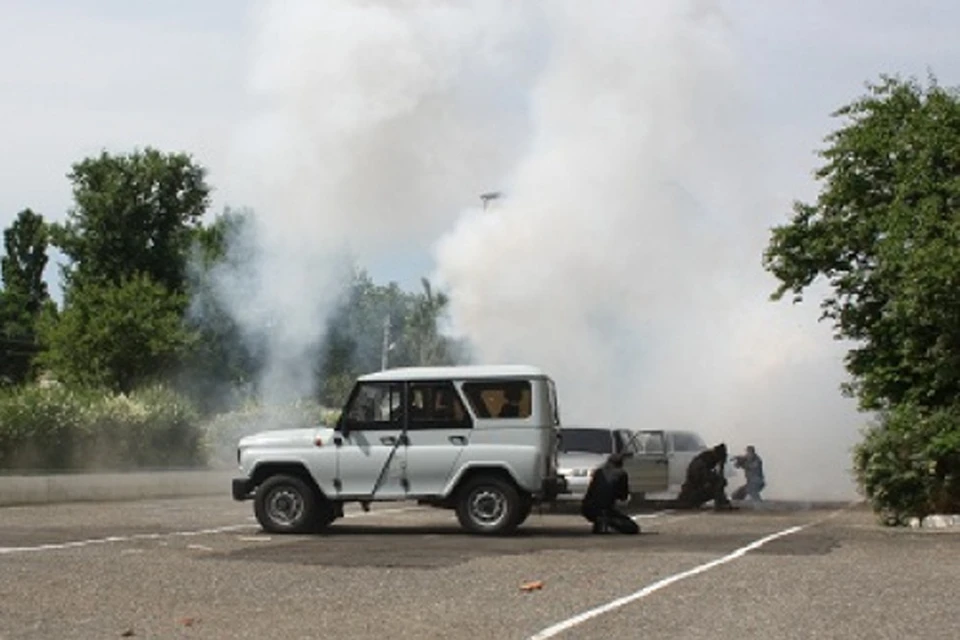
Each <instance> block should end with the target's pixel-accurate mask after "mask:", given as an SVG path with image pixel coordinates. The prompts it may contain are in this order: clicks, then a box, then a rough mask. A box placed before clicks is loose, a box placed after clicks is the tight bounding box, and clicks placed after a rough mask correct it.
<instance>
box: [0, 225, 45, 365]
mask: <svg viewBox="0 0 960 640" xmlns="http://www.w3.org/2000/svg"><path fill="white" fill-rule="evenodd" d="M47 243H48V229H47V225H46V223H45V222H44V220H43V216H41V215H39V214H36V213H34V212H33V211H31V210H30V209H24V210H23V211H21V212H20V213H19V214H18V215H17V217H16V220H14V222H13V224H12V225H11V226H10V227H9V228H7V229H6V230H5V231H4V232H3V246H4V255H3V258H2V259H0V275H2V277H3V290H2V291H0V378H4V379H7V380H9V381H11V382H13V383H21V382H23V381H25V380H26V379H27V378H28V376H29V375H30V370H31V365H32V362H33V358H34V356H35V354H36V352H37V340H36V324H37V319H38V317H39V315H40V313H41V311H42V310H43V309H44V307H45V306H46V305H47V304H49V302H50V295H49V293H48V291H47V283H46V282H45V281H44V279H43V274H44V269H46V266H47V259H48V258H47Z"/></svg>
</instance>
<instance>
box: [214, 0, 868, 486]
mask: <svg viewBox="0 0 960 640" xmlns="http://www.w3.org/2000/svg"><path fill="white" fill-rule="evenodd" d="M255 24H256V25H257V39H256V43H255V51H254V62H255V64H254V70H253V74H252V82H251V90H252V92H253V95H254V99H255V100H256V104H257V105H258V106H259V109H260V111H259V113H260V115H259V116H258V117H257V118H256V119H255V120H254V121H253V122H251V125H250V127H249V128H248V129H247V130H245V131H244V132H243V134H242V136H241V138H240V139H241V146H240V148H239V149H238V151H239V152H240V153H239V155H238V159H239V160H240V166H241V167H243V168H244V169H245V171H243V172H242V175H243V176H244V184H243V189H242V190H240V189H238V190H236V191H235V193H238V194H240V195H241V197H243V198H244V201H245V202H248V203H250V204H251V205H252V206H253V207H254V208H255V209H256V210H257V211H258V212H260V214H261V215H259V216H258V220H259V223H258V227H257V228H256V229H255V233H254V234H253V235H252V236H251V241H253V242H255V244H256V249H257V251H256V252H255V254H256V259H255V260H254V261H253V262H251V263H248V265H247V275H246V276H245V277H244V278H241V279H237V278H235V277H224V278H223V279H222V282H223V287H222V289H223V290H224V292H223V296H222V297H223V298H224V299H225V300H228V301H231V305H230V306H231V308H232V309H233V310H234V315H235V317H236V318H238V319H239V320H240V321H241V322H242V323H244V324H246V325H249V326H250V327H254V326H255V325H257V324H258V323H261V322H262V320H263V318H262V317H261V316H259V315H258V314H257V313H256V312H254V311H251V310H255V309H261V310H267V311H269V313H270V314H272V316H271V317H273V318H276V323H277V324H276V325H275V327H276V331H275V332H273V333H272V335H273V337H272V338H271V344H270V350H271V354H272V355H273V358H272V360H273V363H274V366H273V367H272V369H271V374H270V378H271V380H272V381H273V382H272V387H273V388H276V389H288V388H291V387H297V386H298V385H300V386H302V385H303V384H304V381H309V379H310V376H309V375H308V372H307V371H306V370H305V369H304V367H305V366H306V364H305V363H304V362H302V361H298V358H297V355H298V354H302V353H303V352H304V350H305V347H308V346H310V345H312V344H315V343H316V342H317V341H318V340H319V339H320V338H321V337H322V336H321V334H320V332H319V329H320V328H322V326H323V320H324V319H325V317H326V314H327V313H329V311H330V309H331V307H332V305H333V304H334V301H335V299H336V293H337V288H336V282H337V278H338V277H339V273H340V271H339V267H340V266H341V265H342V264H343V261H344V259H345V258H347V257H350V256H353V257H356V258H357V259H358V260H360V261H363V260H368V259H371V258H372V257H375V256H382V255H391V254H392V255H398V254H402V253H408V252H410V251H416V250H422V251H427V250H428V249H429V248H430V247H433V250H434V256H435V259H436V273H435V274H433V275H434V277H435V278H436V279H438V280H439V281H440V283H441V284H442V285H443V286H445V287H446V288H447V291H448V293H449V294H450V296H451V315H452V318H451V320H452V324H453V327H454V331H455V332H457V333H458V334H460V335H462V336H464V337H466V338H467V339H468V340H469V342H470V344H471V347H472V349H473V351H474V353H475V354H476V356H477V359H478V360H480V361H484V362H527V363H531V364H537V365H540V366H542V367H543V368H544V369H546V370H547V371H548V372H549V373H550V374H551V375H553V376H554V377H555V378H556V380H557V382H558V385H559V387H560V397H561V403H562V412H563V418H564V421H565V422H567V423H574V422H577V423H606V424H617V425H620V426H626V427H631V428H664V429H670V428H684V429H694V430H697V431H699V432H700V433H701V434H702V435H703V436H704V437H705V438H706V439H707V440H708V441H711V442H716V441H720V440H723V441H726V442H727V444H728V447H730V448H731V449H734V450H738V449H741V448H742V447H743V446H745V445H747V444H754V445H756V447H757V448H758V451H759V452H760V454H761V455H762V456H763V457H764V460H765V462H766V466H767V475H768V485H769V489H768V492H769V494H770V495H771V496H781V497H805V498H819V499H825V498H846V497H850V496H852V491H853V489H852V484H851V482H850V480H849V477H848V474H847V470H846V469H847V467H848V466H849V460H850V456H849V447H850V446H851V445H852V444H853V442H854V441H855V440H856V438H857V428H858V426H859V425H860V424H861V423H862V422H863V418H862V416H859V415H858V414H857V413H856V412H855V410H854V406H853V404H852V402H849V401H846V400H844V399H842V398H840V397H839V392H838V390H837V385H838V384H839V383H840V381H841V380H842V379H843V371H842V367H841V364H840V359H841V357H842V350H841V347H842V345H839V344H837V343H834V342H832V341H831V339H830V335H829V331H828V328H827V327H824V326H818V325H816V323H815V320H816V315H817V310H816V309H815V308H812V305H807V306H805V307H799V308H794V307H791V306H789V305H788V304H786V303H784V304H779V305H774V304H773V303H770V302H769V301H768V300H767V296H768V294H769V292H770V291H771V290H772V288H773V286H774V283H773V281H772V280H771V279H769V278H768V277H767V276H766V275H765V274H764V273H763V271H762V269H761V267H760V254H761V252H762V250H763V247H764V245H765V242H766V240H767V233H768V231H767V229H768V227H769V225H770V224H772V223H774V222H776V221H779V220H780V219H782V218H781V214H780V212H778V211H771V207H773V206H778V207H780V206H782V203H779V202H778V200H777V196H778V195H779V194H771V193H768V192H767V191H766V187H765V181H764V165H765V162H766V161H767V157H768V155H767V154H770V153H772V152H773V151H774V150H771V149H765V148H764V147H763V142H762V135H761V134H762V132H758V131H755V130H754V129H753V125H752V124H751V122H752V119H751V118H750V101H749V92H748V91H747V90H746V89H745V88H744V87H743V82H742V73H741V69H742V61H740V60H739V59H738V55H737V54H738V52H737V48H736V33H735V31H734V30H733V29H732V27H731V26H730V23H729V21H728V20H727V19H726V18H725V16H724V15H723V14H722V12H720V11H719V10H718V9H717V8H716V4H715V3H712V2H706V1H704V2H678V1H676V0H663V1H658V2H643V3H626V2H619V1H616V0H603V1H598V2H593V3H583V2H573V1H565V2H560V1H558V2H551V3H519V2H510V1H495V0H477V1H473V2H470V1H456V2H454V1H453V0H451V1H449V2H444V1H440V0H436V1H432V2H430V1H426V0H422V1H414V0H408V1H399V0H389V1H388V0H381V1H375V0H369V1H366V2H361V1H357V2H347V1H345V0H326V1H323V2H320V1H318V0H302V1H291V0H287V1H284V2H265V3H261V4H260V5H258V10H257V13H256V15H255ZM490 189H502V190H503V191H504V193H505V196H504V197H503V198H502V199H500V200H497V201H494V202H493V203H491V206H490V208H489V209H488V210H486V211H482V210H480V209H479V208H473V209H470V208H467V207H466V205H467V204H468V203H470V202H476V199H477V194H479V193H481V192H483V191H487V190H490ZM232 195H233V194H232ZM774 203H776V204H774ZM268 386H270V385H268Z"/></svg>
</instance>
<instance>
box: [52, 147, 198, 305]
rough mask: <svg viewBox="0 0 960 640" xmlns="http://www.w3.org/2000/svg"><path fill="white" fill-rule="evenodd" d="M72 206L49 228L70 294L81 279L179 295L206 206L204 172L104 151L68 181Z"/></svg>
mask: <svg viewBox="0 0 960 640" xmlns="http://www.w3.org/2000/svg"><path fill="white" fill-rule="evenodd" d="M68 177H69V178H70V180H71V182H72V183H73V198H74V202H75V204H76V206H75V207H74V208H73V209H72V210H71V211H70V212H69V214H68V218H67V222H66V223H65V224H63V225H55V226H54V228H53V232H54V241H55V244H56V245H57V246H58V247H59V248H60V249H61V250H62V251H63V253H64V254H65V255H66V256H67V257H68V258H69V259H70V261H71V264H70V265H68V266H67V268H66V269H65V272H64V275H65V277H66V285H67V286H66V289H67V292H68V297H69V294H70V293H72V288H73V286H75V285H78V284H82V283H84V282H85V281H88V280H93V281H97V282H101V283H102V282H108V283H112V284H114V285H119V284H120V283H122V282H124V281H126V280H127V279H129V278H130V277H131V276H133V275H135V274H146V275H148V276H149V277H150V279H151V280H152V281H154V282H156V283H158V284H160V285H162V286H164V287H166V288H167V290H169V291H171V292H174V293H182V292H183V291H184V283H185V278H186V265H187V259H188V253H189V250H190V246H191V243H192V241H193V238H194V233H195V230H196V228H197V227H198V226H199V224H200V219H201V217H202V216H203V214H204V212H205V211H206V208H207V206H208V204H209V194H210V188H209V187H208V186H207V183H206V170H205V169H204V168H203V167H201V166H199V165H198V164H196V163H194V162H193V160H192V159H191V158H190V157H189V156H188V155H186V154H183V153H167V154H164V153H161V152H160V151H157V150H156V149H153V148H149V147H148V148H147V149H145V150H143V151H134V152H132V153H129V154H123V155H110V154H107V153H105V152H104V153H102V154H101V155H100V156H98V157H95V158H87V159H85V160H83V161H81V162H79V163H77V164H75V165H73V170H72V171H71V173H70V174H69V176H68Z"/></svg>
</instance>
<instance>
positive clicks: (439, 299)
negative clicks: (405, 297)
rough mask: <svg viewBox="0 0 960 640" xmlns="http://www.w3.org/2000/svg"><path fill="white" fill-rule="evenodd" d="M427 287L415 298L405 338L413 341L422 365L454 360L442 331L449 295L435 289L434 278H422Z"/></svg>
mask: <svg viewBox="0 0 960 640" xmlns="http://www.w3.org/2000/svg"><path fill="white" fill-rule="evenodd" d="M420 283H421V285H422V286H423V291H422V292H421V293H420V294H418V295H417V296H416V297H415V299H414V301H413V305H412V306H413V308H412V309H411V311H410V313H409V316H408V318H407V332H406V334H405V335H404V339H405V340H406V341H407V343H408V344H409V347H410V350H411V356H412V358H413V364H415V365H419V366H427V365H445V364H450V362H451V360H450V354H449V350H448V344H447V340H446V339H445V338H444V337H443V336H441V335H440V333H439V329H438V327H437V322H438V320H439V319H440V318H441V317H442V315H443V314H444V312H445V311H446V308H447V304H448V303H449V298H448V297H447V295H446V294H445V293H443V292H442V291H434V290H433V287H432V285H431V284H430V281H429V280H428V279H426V278H421V279H420Z"/></svg>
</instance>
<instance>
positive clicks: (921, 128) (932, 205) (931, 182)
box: [764, 77, 960, 523]
mask: <svg viewBox="0 0 960 640" xmlns="http://www.w3.org/2000/svg"><path fill="white" fill-rule="evenodd" d="M834 115H835V116H836V117H842V118H844V119H845V124H844V126H842V127H841V128H840V129H838V130H837V131H835V132H834V133H833V134H831V135H830V136H829V137H828V138H827V141H828V143H829V146H828V148H827V149H826V150H824V151H823V152H822V153H821V156H822V157H823V158H824V159H825V161H826V162H825V164H824V165H823V166H822V167H821V168H820V169H819V170H818V171H817V172H816V177H817V178H818V179H819V180H820V181H821V182H822V189H821V191H820V194H819V196H818V197H817V200H816V202H814V203H809V204H808V203H800V202H798V203H796V204H795V206H794V215H793V218H792V219H791V220H790V222H789V223H788V224H785V225H783V226H779V227H776V228H774V230H773V233H772V238H771V241H770V245H769V247H768V248H767V251H766V252H765V254H764V265H765V267H766V268H767V269H769V270H770V271H771V272H772V273H773V274H774V275H775V276H776V277H777V278H778V279H779V280H780V285H779V287H778V289H777V290H776V291H775V292H774V294H773V298H774V299H779V298H781V297H782V296H784V295H785V294H787V293H788V292H789V293H792V294H793V296H794V300H801V299H802V297H803V293H804V291H806V290H807V289H808V288H809V287H810V286H811V285H812V284H813V283H814V281H816V280H818V279H821V278H822V279H824V280H825V281H826V282H827V284H828V286H829V288H830V295H829V296H828V297H827V298H826V299H825V300H824V301H823V302H822V304H821V308H822V312H823V315H822V319H829V320H830V321H831V322H832V323H833V327H834V330H835V335H836V337H838V338H843V339H848V340H851V341H854V342H855V343H856V346H855V347H854V348H853V349H851V350H850V351H849V353H848V354H847V357H846V366H847V370H848V372H849V373H850V374H851V382H849V383H848V384H846V385H844V390H845V392H846V393H847V394H849V395H855V396H856V397H857V398H858V400H859V405H860V407H861V409H863V410H868V411H879V413H880V420H879V422H878V423H877V424H876V425H875V426H874V427H873V428H871V429H870V430H869V431H868V432H867V433H866V434H865V438H864V440H863V442H862V443H861V444H860V445H859V446H858V447H857V449H856V453H855V456H854V471H855V473H856V476H857V480H858V482H859V484H860V487H861V489H862V491H863V492H864V494H865V495H866V496H867V498H869V499H870V501H871V503H872V505H873V507H874V509H875V510H876V511H877V512H878V513H881V514H883V516H884V518H885V519H886V520H887V521H888V522H890V523H902V522H904V520H905V519H906V518H907V517H910V516H917V517H921V518H922V517H923V516H925V515H927V514H928V513H931V512H932V511H934V510H937V509H954V510H955V509H958V508H960V479H958V478H960V458H958V453H957V452H958V451H960V401H958V398H960V286H958V284H960V93H958V92H957V91H956V90H954V89H946V88H943V87H940V86H939V85H937V83H936V80H935V79H933V78H931V79H930V80H929V82H928V84H927V85H921V84H920V83H918V82H917V81H915V80H908V81H904V80H900V79H898V78H894V77H883V78H882V79H881V81H880V82H878V83H876V84H869V85H868V92H867V94H866V95H864V96H862V97H861V98H859V99H857V100H855V101H853V102H851V103H850V104H848V105H846V106H844V107H843V108H841V109H839V110H838V111H837V112H836V113H835V114H834Z"/></svg>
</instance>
